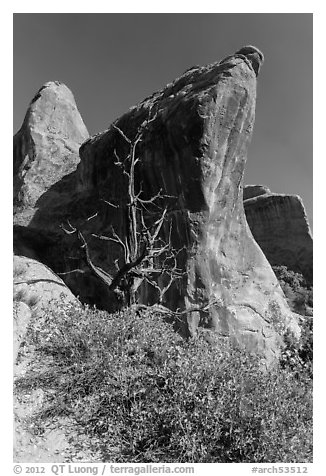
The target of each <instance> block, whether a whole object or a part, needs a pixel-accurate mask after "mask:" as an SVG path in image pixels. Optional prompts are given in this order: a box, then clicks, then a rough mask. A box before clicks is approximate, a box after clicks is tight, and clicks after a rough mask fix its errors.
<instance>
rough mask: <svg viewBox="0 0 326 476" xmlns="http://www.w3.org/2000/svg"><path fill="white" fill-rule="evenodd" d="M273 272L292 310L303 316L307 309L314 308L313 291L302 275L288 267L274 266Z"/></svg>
mask: <svg viewBox="0 0 326 476" xmlns="http://www.w3.org/2000/svg"><path fill="white" fill-rule="evenodd" d="M273 271H274V273H275V275H276V277H277V279H278V281H279V283H280V285H281V288H282V290H283V292H284V294H285V297H286V299H287V302H288V304H289V306H290V308H291V309H292V310H293V311H295V312H297V313H298V314H302V315H303V316H304V315H305V313H306V309H307V307H310V308H312V307H313V289H312V286H311V285H310V284H309V283H308V282H307V281H306V279H305V278H304V276H303V275H302V274H301V273H297V272H295V271H292V270H290V269H288V268H287V267H286V266H273Z"/></svg>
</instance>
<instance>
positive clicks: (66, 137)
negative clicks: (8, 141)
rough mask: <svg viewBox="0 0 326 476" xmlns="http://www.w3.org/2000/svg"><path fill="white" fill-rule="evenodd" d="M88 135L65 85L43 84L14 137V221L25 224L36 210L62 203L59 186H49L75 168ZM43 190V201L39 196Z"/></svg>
mask: <svg viewBox="0 0 326 476" xmlns="http://www.w3.org/2000/svg"><path fill="white" fill-rule="evenodd" d="M88 136H89V134H88V132H87V129H86V127H85V125H84V123H83V120H82V118H81V116H80V114H79V112H78V110H77V107H76V104H75V100H74V97H73V95H72V93H71V91H70V90H69V89H68V88H67V86H65V85H64V84H62V83H60V82H58V81H54V82H49V83H46V84H45V85H44V86H42V88H41V89H40V90H39V91H38V93H37V94H36V96H35V97H34V99H33V100H32V101H31V103H30V105H29V108H28V110H27V113H26V116H25V119H24V122H23V124H22V127H21V128H20V130H19V131H18V132H17V134H16V135H15V136H14V206H15V209H16V217H15V222H16V223H18V224H20V225H28V224H29V222H30V220H31V218H32V217H33V215H34V213H35V210H36V209H38V208H43V209H45V207H46V206H47V203H48V202H51V203H52V206H53V204H54V203H56V205H57V206H58V205H59V204H60V203H61V201H62V193H63V189H62V186H61V187H57V188H55V187H54V188H53V187H52V186H53V185H54V184H56V183H58V182H59V181H60V179H62V178H63V177H64V176H67V175H68V174H70V173H71V172H73V171H74V170H75V168H76V166H77V164H78V162H79V154H78V150H79V147H80V145H81V144H82V142H84V140H85V139H87V137H88ZM51 187H52V189H51V193H49V189H50V188H51ZM45 191H48V194H47V196H46V201H45V200H44V197H43V200H42V199H41V196H42V195H43V194H44V192H45Z"/></svg>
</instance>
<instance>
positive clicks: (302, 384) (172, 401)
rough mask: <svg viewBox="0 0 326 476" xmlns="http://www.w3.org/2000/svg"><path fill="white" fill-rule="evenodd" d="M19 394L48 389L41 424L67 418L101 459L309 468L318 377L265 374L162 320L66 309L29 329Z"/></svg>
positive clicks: (286, 371)
mask: <svg viewBox="0 0 326 476" xmlns="http://www.w3.org/2000/svg"><path fill="white" fill-rule="evenodd" d="M27 338H28V339H29V342H30V344H31V345H33V346H34V347H35V349H36V351H35V355H36V356H37V358H36V359H34V362H33V364H32V367H31V369H30V372H28V373H27V375H25V376H23V377H22V378H20V380H18V382H17V391H19V390H24V391H26V389H31V388H36V387H41V388H42V389H43V391H44V392H45V395H46V404H45V406H44V408H43V410H42V412H41V413H39V414H38V416H37V418H36V419H35V422H34V427H35V428H37V431H39V432H42V431H43V430H44V427H45V425H44V422H45V420H46V418H47V417H52V418H55V417H57V416H58V415H62V414H64V415H69V416H70V418H72V419H73V420H74V421H75V423H76V425H78V426H79V427H80V428H82V429H83V431H84V432H86V433H87V434H88V435H89V436H90V438H91V441H92V444H93V445H94V447H96V449H97V450H99V449H100V451H101V459H102V461H115V462H124V461H128V462H280V461H282V462H307V461H311V459H312V456H311V446H312V434H311V433H312V408H311V407H312V401H311V392H312V388H311V379H310V378H309V375H308V374H307V373H306V372H304V369H302V368H299V369H294V370H295V371H294V370H293V369H290V368H289V366H283V367H282V366H277V367H275V368H274V369H271V370H270V371H269V372H267V373H266V372H263V371H262V370H261V366H260V365H259V361H258V359H257V358H255V357H254V356H251V355H248V354H246V353H244V351H242V350H241V349H237V348H231V347H227V346H226V345H222V344H221V346H220V347H219V348H216V347H213V346H212V345H209V344H208V343H206V342H204V341H201V340H200V339H195V340H189V341H186V340H184V339H182V338H181V337H180V336H179V335H178V334H177V333H176V332H174V330H173V328H172V327H171V325H170V324H168V323H167V322H165V321H164V319H163V318H162V316H160V315H159V314H157V313H153V312H151V311H144V312H142V313H140V314H139V313H137V312H135V311H131V310H126V311H124V312H120V313H117V314H114V315H109V314H107V313H105V312H100V311H97V310H95V309H88V308H83V309H77V308H73V307H70V308H67V307H66V308H61V309H60V308H59V307H58V310H57V312H56V313H55V314H54V315H49V314H45V315H44V316H43V318H42V319H39V320H38V321H37V322H34V325H32V326H31V327H30V329H29V333H28V337H27Z"/></svg>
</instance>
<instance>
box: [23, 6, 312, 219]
mask: <svg viewBox="0 0 326 476" xmlns="http://www.w3.org/2000/svg"><path fill="white" fill-rule="evenodd" d="M312 20H313V18H312V14H295V13H289V14H285V13H280V14H274V13H267V14H221V13H210V14H186V13H182V14H163V13H161V14H110V13H107V14H104V13H101V14H95V13H94V14H15V15H14V132H16V131H17V130H18V129H19V127H20V126H21V123H22V121H23V118H24V114H25V112H26V108H27V106H28V103H29V101H30V100H31V99H32V97H33V96H34V94H35V92H36V91H37V90H38V89H39V87H40V86H42V84H44V83H45V82H47V81H50V80H59V81H62V82H64V83H65V84H66V85H67V86H68V87H69V88H70V89H71V90H72V92H73V94H74V96H75V99H76V102H77V106H78V108H79V111H80V112H81V115H82V117H83V119H84V122H85V124H86V126H87V128H88V130H89V132H90V133H91V134H93V133H96V132H99V131H102V130H104V129H106V128H107V127H108V126H109V125H110V123H111V122H112V121H113V120H114V119H116V118H117V117H118V116H119V115H121V114H122V113H124V112H125V111H126V110H127V109H128V108H129V107H131V106H132V105H134V104H136V103H137V102H138V101H140V100H142V99H143V98H144V97H146V96H148V95H150V94H151V93H152V92H154V91H156V90H158V89H160V88H161V87H163V86H165V85H166V84H167V83H168V82H170V81H172V80H173V79H175V78H176V77H178V76H180V75H181V74H182V73H183V72H184V71H185V70H186V69H187V68H189V67H190V66H193V65H205V64H207V63H212V62H214V61H217V60H220V59H222V58H224V57H225V56H227V55H229V54H232V53H234V52H235V51H236V50H237V49H239V48H240V47H241V46H244V45H246V44H253V45H255V46H257V47H258V48H260V49H261V50H262V51H263V53H264V55H265V64H264V66H263V68H262V70H261V73H260V76H259V80H258V96H257V109H256V124H255V128H254V135H253V141H252V143H251V146H250V148H249V153H248V162H247V168H246V173H245V183H248V184H255V183H257V184H265V185H267V186H269V187H270V188H271V189H272V191H273V192H278V193H290V194H297V195H300V196H301V197H302V199H303V201H304V204H305V207H306V210H307V213H308V216H309V220H310V224H311V225H312V164H313V156H312V153H313V148H312V139H313V138H312V112H313V111H312V99H313V98H312V93H313V91H312V81H313V75H312V70H313V56H312V51H313V50H312V48H313V28H312V23H313V21H312Z"/></svg>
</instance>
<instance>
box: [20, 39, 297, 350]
mask: <svg viewBox="0 0 326 476" xmlns="http://www.w3.org/2000/svg"><path fill="white" fill-rule="evenodd" d="M262 62H263V56H262V54H261V52H259V50H257V49H256V48H254V47H245V48H243V49H241V50H239V51H238V52H237V53H236V54H235V55H233V56H230V57H227V58H226V59H225V60H223V61H221V62H219V63H213V64H211V65H208V66H206V67H194V68H191V69H190V70H188V71H186V73H184V74H183V75H182V76H181V77H180V78H178V79H177V80H175V81H174V82H173V83H171V84H169V85H167V86H166V87H165V88H164V89H163V90H162V91H159V92H157V93H154V94H153V95H152V96H150V97H148V98H146V99H145V100H144V101H143V102H141V103H140V104H139V105H138V106H135V107H133V108H131V109H130V110H129V111H128V112H127V113H126V114H125V115H123V116H122V117H121V118H119V119H118V120H117V121H116V122H115V123H114V124H113V125H112V126H111V127H110V128H109V129H108V130H107V131H105V132H103V133H100V134H97V135H96V136H93V137H91V138H90V139H88V140H86V141H85V142H84V143H83V145H82V146H81V148H80V157H81V162H80V163H79V164H78V167H77V170H76V172H74V173H72V174H70V175H69V176H65V177H64V178H63V179H61V180H59V182H56V183H55V184H54V185H51V184H50V183H49V188H48V189H47V190H46V191H45V193H44V194H43V195H42V196H41V198H40V199H39V200H41V201H43V203H46V204H47V206H46V207H39V209H38V210H37V212H36V213H33V215H30V217H31V219H30V220H29V222H28V223H29V227H31V228H34V229H35V232H36V233H37V231H38V230H43V231H44V230H45V231H46V232H47V233H51V232H52V233H56V234H57V233H58V231H59V230H60V225H62V224H64V225H65V227H66V231H68V232H69V230H70V232H69V233H66V234H64V233H63V232H62V233H61V235H60V242H59V241H58V242H57V245H56V246H57V248H56V250H57V252H56V253H52V258H51V259H48V262H47V264H50V265H51V266H53V267H54V269H55V271H58V270H59V271H65V272H66V271H68V270H73V269H75V268H76V267H78V269H79V271H80V272H79V273H73V272H72V273H70V274H67V275H66V276H65V278H64V279H65V281H66V283H67V284H68V285H69V287H70V288H71V289H72V290H73V291H74V293H75V294H78V295H80V296H81V298H83V299H84V300H85V301H87V300H90V299H93V300H94V302H96V303H97V304H98V305H101V306H103V307H105V306H106V307H107V308H108V307H109V306H110V302H109V301H110V299H111V298H112V296H110V295H109V294H108V293H107V289H106V287H105V286H103V283H101V280H99V279H98V275H96V273H95V275H94V272H93V271H94V270H92V269H91V268H92V267H91V266H90V259H89V258H90V257H91V261H92V263H93V264H94V265H96V266H97V269H100V270H101V272H104V273H105V275H106V276H107V277H108V279H109V277H110V276H112V275H113V274H114V272H115V270H116V267H117V266H119V263H120V264H121V263H122V264H123V262H124V259H125V257H124V253H123V249H122V246H121V244H119V243H117V238H116V237H115V240H116V241H114V239H112V238H114V234H113V233H115V234H116V236H118V237H119V238H120V239H121V240H124V239H125V238H127V239H128V240H129V239H130V236H128V230H129V225H130V217H128V213H127V210H128V206H129V205H128V194H129V192H128V190H129V186H130V181H129V180H128V175H127V173H126V171H128V170H129V176H130V169H128V167H130V163H131V159H130V153H131V151H133V152H134V153H135V156H136V163H135V168H134V174H133V175H132V176H133V177H134V183H133V186H134V188H135V193H136V195H137V194H140V196H141V197H142V199H143V200H144V203H146V200H147V201H149V202H148V203H149V204H148V209H149V216H147V217H145V218H146V220H147V221H146V220H145V221H146V223H147V224H148V223H150V222H151V220H152V222H151V223H153V220H154V221H155V220H156V219H157V217H160V216H162V213H163V212H162V210H166V215H165V220H164V223H163V226H162V228H161V230H160V235H159V238H160V239H161V240H162V242H163V243H168V242H170V244H171V245H172V246H173V248H174V250H175V251H176V253H177V267H178V269H179V270H181V275H182V277H181V278H180V279H176V280H175V281H174V282H173V283H172V285H171V287H170V288H169V291H168V292H167V293H166V294H165V296H164V302H163V304H165V305H166V306H168V307H170V308H171V309H174V310H175V309H179V310H187V309H188V310H189V309H190V308H191V307H193V306H203V305H208V307H207V308H206V310H205V311H204V310H203V311H196V312H188V314H187V317H186V324H187V327H188V330H189V332H190V333H192V334H194V333H195V332H196V328H197V327H198V325H203V326H205V327H208V328H210V329H211V330H214V331H215V332H216V333H217V334H218V335H219V336H220V337H221V338H223V339H225V338H231V339H235V340H237V341H239V342H241V343H243V344H245V345H246V346H247V347H248V348H249V349H251V350H254V351H257V352H259V353H262V354H263V355H265V356H266V357H267V358H273V356H274V355H275V354H277V352H278V349H279V345H280V343H281V341H282V338H281V336H282V334H283V332H284V331H285V329H286V328H288V327H290V328H291V329H292V330H293V332H294V333H297V332H298V326H297V324H296V320H295V318H294V316H293V314H292V313H291V312H290V310H289V308H288V306H287V304H286V302H285V298H284V295H283V293H282V291H281V289H280V286H279V284H278V281H277V279H276V277H275V275H274V273H273V271H272V269H271V267H270V264H269V263H268V261H267V260H266V258H265V256H264V254H263V252H262V251H261V249H260V248H259V246H258V245H257V243H256V242H255V240H254V238H253V237H252V234H251V232H250V229H249V227H248V225H247V222H246V218H245V213H244V208H243V194H242V189H243V174H244V167H245V163H246V158H247V148H248V145H249V143H250V139H251V136H252V131H253V125H254V117H255V102H256V78H257V75H258V73H259V68H260V66H261V64H262ZM25 127H27V126H26V124H25ZM140 131H141V134H140V135H139V133H140ZM21 134H23V132H21ZM138 139H139V140H138ZM135 141H137V145H135ZM132 145H133V146H134V148H132ZM128 164H129V165H128ZM18 175H19V174H18ZM47 186H48V185H47ZM47 186H44V189H45V188H46V187H47ZM58 189H59V190H61V191H62V193H61V195H60V206H59V207H58V206H56V203H54V197H55V196H56V195H55V192H56V190H58ZM39 192H40V190H39ZM39 192H38V193H39ZM40 193H41V192H40ZM16 194H17V196H18V197H21V196H24V187H20V188H19V186H17V192H16ZM36 195H38V194H37V193H36V194H34V196H36ZM158 196H160V197H161V198H160V199H159V200H160V207H158V210H156V212H154V208H155V207H154V205H153V202H151V200H152V199H153V197H158ZM129 198H130V194H129ZM23 202H24V201H23ZM27 202H28V200H27V199H26V203H27ZM32 203H33V201H32ZM155 205H156V203H155ZM49 210H50V211H49ZM155 213H156V215H155ZM148 220H149V221H148ZM137 226H139V227H140V228H141V227H142V226H143V225H142V224H141V223H140V222H139V216H138V225H137ZM146 226H147V225H146ZM80 232H82V234H83V236H84V238H85V240H86V243H87V252H88V256H86V258H87V259H86V258H85V245H84V247H83V248H82V247H81V245H82V244H83V242H81V241H80V239H79V238H80ZM44 256H46V253H45V255H44ZM53 256H55V259H53ZM51 260H52V261H51ZM158 261H159V260H158ZM156 264H157V265H160V264H161V265H162V263H156ZM165 284H166V283H164V279H163V282H162V280H160V278H158V279H157V285H158V287H161V288H162V287H164V286H165ZM154 291H155V290H153V286H150V285H148V282H146V280H142V282H141V284H140V287H139V292H138V302H142V303H145V304H151V303H152V302H153V300H154V299H155V292H154ZM213 303H214V304H213Z"/></svg>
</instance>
